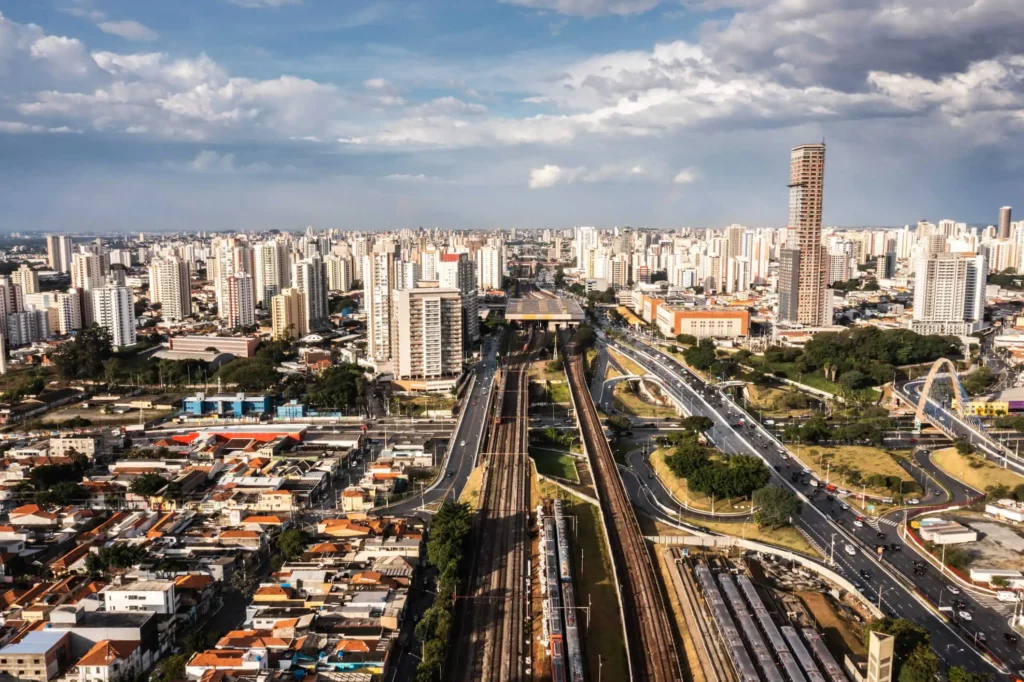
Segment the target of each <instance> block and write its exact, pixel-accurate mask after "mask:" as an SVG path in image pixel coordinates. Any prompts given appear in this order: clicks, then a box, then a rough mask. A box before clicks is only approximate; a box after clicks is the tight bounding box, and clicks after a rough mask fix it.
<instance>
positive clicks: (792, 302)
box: [778, 249, 800, 322]
mask: <svg viewBox="0 0 1024 682" xmlns="http://www.w3.org/2000/svg"><path fill="white" fill-rule="evenodd" d="M778 288H779V310H778V319H779V320H780V321H787V322H789V321H794V320H796V319H797V316H798V315H799V311H798V309H797V301H798V300H799V296H800V249H783V250H782V251H781V252H780V254H779V284H778Z"/></svg>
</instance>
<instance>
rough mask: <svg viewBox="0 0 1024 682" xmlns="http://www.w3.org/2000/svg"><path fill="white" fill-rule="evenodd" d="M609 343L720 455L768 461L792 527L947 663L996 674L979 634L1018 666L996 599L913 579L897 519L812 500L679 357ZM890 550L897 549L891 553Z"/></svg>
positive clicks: (757, 430) (780, 452) (648, 485)
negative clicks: (792, 500)
mask: <svg viewBox="0 0 1024 682" xmlns="http://www.w3.org/2000/svg"><path fill="white" fill-rule="evenodd" d="M608 343H609V344H610V345H613V346H614V347H615V348H616V350H618V351H620V352H622V353H624V354H625V355H627V356H628V357H630V358H631V359H632V360H634V361H636V362H637V363H638V364H640V365H642V366H643V367H645V368H646V369H647V370H648V371H649V372H650V373H651V374H653V375H655V376H658V377H659V378H661V379H662V381H663V382H664V383H665V385H666V386H667V388H668V390H669V391H670V392H671V393H673V394H674V397H676V398H677V399H678V400H680V401H681V402H682V404H684V405H685V406H686V411H687V412H688V413H690V414H700V415H704V416H707V417H709V418H710V419H711V420H712V422H713V423H714V426H713V427H712V428H711V429H710V430H709V431H708V432H707V436H708V437H709V438H710V439H711V440H712V442H713V443H714V444H715V445H716V446H717V447H718V448H720V449H721V450H722V451H724V452H727V453H745V454H753V455H756V456H759V457H761V458H763V459H764V460H765V461H766V463H767V464H768V466H769V467H770V469H771V470H772V471H773V472H774V473H775V474H776V476H777V479H778V482H780V483H781V484H782V485H783V486H786V487H789V488H792V489H794V490H795V491H796V492H797V493H798V494H799V495H800V496H801V497H802V498H803V500H804V505H803V509H802V511H801V512H800V514H799V515H798V516H797V517H796V518H794V519H793V523H794V525H795V526H797V527H798V528H799V529H800V530H802V531H803V532H804V533H805V534H806V535H807V536H809V537H810V538H811V539H812V540H813V541H814V543H815V544H816V545H818V547H819V548H820V549H821V550H822V551H824V552H825V553H826V554H830V555H831V557H832V559H833V560H834V561H835V563H836V569H837V570H838V571H840V572H841V573H842V574H843V575H844V576H845V577H847V578H848V579H849V580H850V581H851V582H854V583H860V584H861V585H862V587H863V590H862V592H863V594H864V596H865V597H866V598H868V599H870V600H871V601H872V602H874V603H876V604H878V603H880V604H881V605H882V606H881V608H882V610H883V611H885V612H887V613H891V614H894V615H896V616H901V617H905V618H909V619H911V620H913V621H915V622H917V623H920V624H921V625H923V626H925V627H926V628H928V630H929V631H930V632H931V633H932V645H933V647H934V648H935V652H936V654H937V655H938V656H939V658H940V659H941V660H942V661H943V663H945V664H946V665H963V666H966V667H968V668H969V669H972V670H978V671H991V670H992V667H991V666H990V665H989V664H988V663H987V662H986V661H985V659H984V658H983V657H982V655H981V654H980V653H979V651H978V650H977V649H975V648H974V645H973V641H974V638H975V635H976V633H977V632H981V633H982V635H983V636H984V637H985V638H986V640H987V641H986V644H987V646H989V647H990V649H991V651H992V653H993V654H994V655H995V656H996V657H997V658H998V659H1000V660H1001V661H1003V663H1004V665H1006V666H1007V667H1008V668H1009V669H1011V670H1017V669H1019V668H1020V665H1021V661H1022V658H1021V652H1020V651H1018V649H1017V648H1016V646H1014V645H1012V644H1010V643H1008V642H1006V641H1005V640H1004V639H1003V633H1005V632H1008V626H1007V620H1008V615H1007V613H1006V612H1005V611H1004V610H1000V609H998V608H997V606H996V604H995V602H994V600H989V599H985V600H984V601H978V600H977V599H976V598H974V597H973V596H971V595H967V594H966V593H961V594H960V595H954V594H953V593H952V592H950V591H949V586H950V585H952V584H953V583H952V582H950V581H949V580H948V579H947V578H945V577H943V576H941V575H940V574H939V571H938V570H937V569H934V568H932V567H927V568H926V569H925V570H924V574H923V575H920V574H915V572H914V565H913V563H912V562H913V561H914V560H919V557H918V556H917V555H916V554H915V553H914V552H913V550H912V549H910V548H909V547H906V545H905V543H904V541H903V540H902V539H901V538H899V537H898V535H897V532H896V528H895V522H892V521H890V520H889V519H883V520H882V521H881V522H879V523H878V524H877V525H878V528H877V529H876V528H875V527H873V525H872V524H869V523H864V522H861V523H862V525H861V526H857V525H855V523H854V522H855V521H857V518H858V516H860V512H859V510H857V509H856V508H855V507H854V506H853V503H852V501H851V502H846V501H843V500H840V499H829V498H828V496H826V495H825V494H818V495H817V496H816V497H811V495H812V493H814V491H815V490H816V489H815V488H812V487H811V486H810V485H808V481H809V479H808V477H807V476H798V480H797V482H796V483H794V482H793V481H792V473H793V472H800V471H801V470H802V468H803V467H802V466H801V465H799V464H798V463H797V462H796V461H795V460H794V459H793V457H792V456H791V455H790V454H789V453H788V452H787V451H786V450H785V448H784V446H782V445H781V444H780V443H779V442H778V441H776V440H775V439H774V437H773V436H772V435H771V434H769V433H768V432H767V431H765V430H763V428H761V427H760V426H759V425H747V426H744V427H741V428H738V429H737V428H735V427H734V425H735V424H736V423H737V422H738V419H739V418H740V417H741V416H743V417H746V415H743V414H742V412H741V411H740V409H739V407H738V406H736V405H735V404H734V403H732V401H731V400H729V399H728V397H727V396H725V395H723V394H722V393H721V392H719V391H716V390H714V389H712V388H710V387H708V386H706V385H705V384H703V383H702V382H701V381H700V380H699V379H697V378H696V377H695V376H693V375H692V374H690V372H689V371H688V370H686V368H684V367H683V366H682V365H681V364H680V363H678V362H677V361H676V360H675V359H674V358H672V357H670V356H669V355H667V354H665V353H662V352H661V351H660V350H659V349H657V348H655V347H652V346H649V345H646V344H644V343H642V342H641V341H640V340H638V339H634V340H633V341H632V342H631V344H630V345H629V346H627V345H625V344H622V343H618V342H614V341H610V340H609V341H608ZM749 421H751V422H752V421H753V420H749ZM626 478H628V479H633V480H632V481H627V487H628V488H630V490H631V494H633V495H634V496H635V497H634V502H635V503H636V504H638V505H639V506H642V507H645V511H649V512H650V511H653V512H654V513H655V515H656V516H661V517H663V518H667V519H671V515H668V514H666V513H665V512H664V511H663V510H662V509H660V508H659V505H654V504H651V498H652V497H653V498H654V499H657V500H658V502H659V503H660V504H661V505H664V506H665V507H668V508H670V509H672V508H674V507H675V502H674V501H673V500H672V499H671V497H670V496H668V494H667V491H665V490H664V488H663V487H661V486H659V485H657V484H656V481H652V480H651V479H648V478H645V472H641V473H640V474H639V475H637V476H635V477H631V476H627V477H626ZM945 483H946V482H945V481H944V482H943V484H944V485H945ZM947 487H950V490H951V492H952V493H953V494H954V495H957V494H958V493H959V494H961V495H963V496H965V497H966V496H968V495H969V492H970V491H968V490H966V489H963V488H962V487H961V488H959V489H958V488H957V486H955V485H954V486H947ZM844 505H845V507H846V508H845V509H844ZM879 533H884V534H885V537H884V538H882V537H879V536H878V534H879ZM877 545H883V546H884V547H885V548H886V549H884V550H883V556H882V558H881V560H880V559H879V557H878V556H877V555H876V547H877ZM890 546H892V547H893V549H889V547H890ZM848 547H849V548H850V549H847V548H848ZM896 547H898V548H899V549H895V548H896ZM833 548H834V551H832V550H833ZM850 552H852V554H851V553H850ZM918 590H920V591H921V592H924V593H926V594H928V596H929V597H930V598H931V599H933V600H934V601H935V602H938V601H939V598H940V595H941V597H942V603H943V605H946V604H948V603H949V602H950V601H955V600H961V601H963V602H964V604H965V607H963V608H962V609H954V611H956V610H965V611H967V612H969V613H971V614H972V616H973V620H972V621H971V622H969V623H967V622H965V623H963V627H961V626H959V625H957V624H955V623H947V622H946V621H945V620H944V619H943V618H941V617H940V616H939V615H937V614H936V613H935V612H934V611H933V610H932V608H931V607H929V606H927V605H926V604H925V603H924V601H923V600H921V599H920V597H919V596H918V595H917V591H918Z"/></svg>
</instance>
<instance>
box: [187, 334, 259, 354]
mask: <svg viewBox="0 0 1024 682" xmlns="http://www.w3.org/2000/svg"><path fill="white" fill-rule="evenodd" d="M168 345H169V347H170V349H171V350H174V351H180V352H182V353H200V352H203V351H206V350H207V349H208V348H212V349H214V350H215V351H216V352H218V353H230V354H231V355H234V356H235V357H238V358H251V357H252V356H253V354H254V353H255V352H256V347H257V346H259V345H260V340H259V339H257V338H255V337H252V336H172V337H171V338H170V340H169V341H168Z"/></svg>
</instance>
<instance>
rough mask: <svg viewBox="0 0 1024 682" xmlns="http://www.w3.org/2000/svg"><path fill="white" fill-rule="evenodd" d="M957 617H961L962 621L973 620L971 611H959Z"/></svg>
mask: <svg viewBox="0 0 1024 682" xmlns="http://www.w3.org/2000/svg"><path fill="white" fill-rule="evenodd" d="M956 615H958V616H960V620H971V613H970V611H957V612H956Z"/></svg>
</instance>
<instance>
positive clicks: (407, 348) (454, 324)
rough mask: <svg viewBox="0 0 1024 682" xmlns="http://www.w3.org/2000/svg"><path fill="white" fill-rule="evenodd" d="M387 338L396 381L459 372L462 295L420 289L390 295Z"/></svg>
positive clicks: (425, 287) (432, 287)
mask: <svg viewBox="0 0 1024 682" xmlns="http://www.w3.org/2000/svg"><path fill="white" fill-rule="evenodd" d="M391 319H392V332H391V338H392V340H393V343H394V349H393V368H394V375H395V378H396V379H399V380H402V379H412V380H417V379H420V380H431V379H440V378H442V377H457V376H459V375H460V374H461V373H462V295H461V294H460V293H459V290H458V289H454V288H452V289H442V288H440V287H437V286H423V287H419V288H416V289H399V290H395V292H394V310H393V313H392V317H391Z"/></svg>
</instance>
